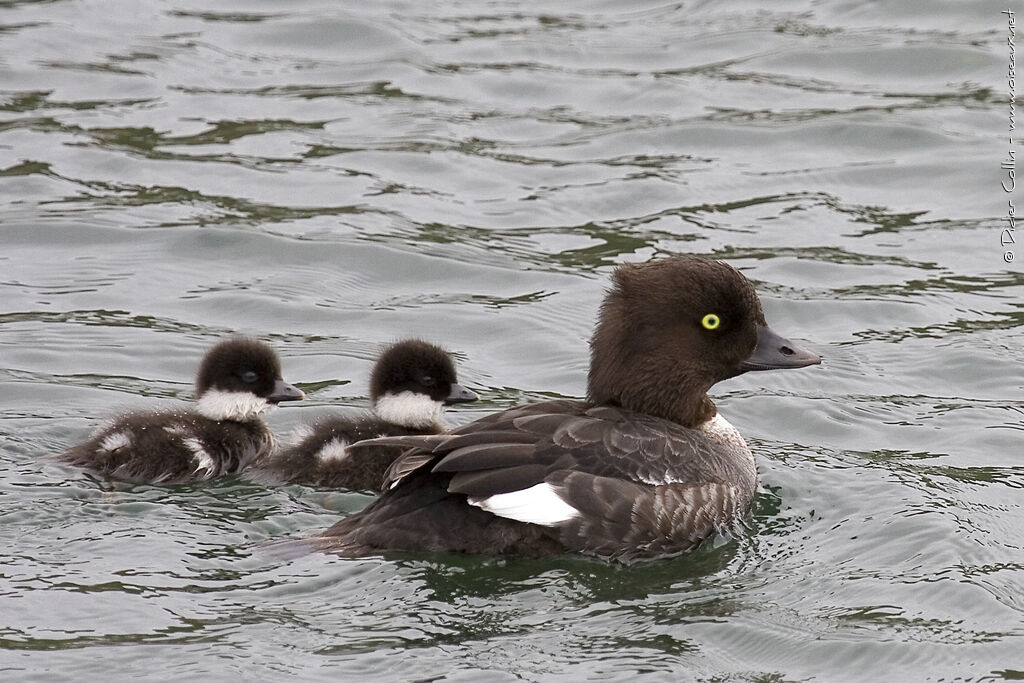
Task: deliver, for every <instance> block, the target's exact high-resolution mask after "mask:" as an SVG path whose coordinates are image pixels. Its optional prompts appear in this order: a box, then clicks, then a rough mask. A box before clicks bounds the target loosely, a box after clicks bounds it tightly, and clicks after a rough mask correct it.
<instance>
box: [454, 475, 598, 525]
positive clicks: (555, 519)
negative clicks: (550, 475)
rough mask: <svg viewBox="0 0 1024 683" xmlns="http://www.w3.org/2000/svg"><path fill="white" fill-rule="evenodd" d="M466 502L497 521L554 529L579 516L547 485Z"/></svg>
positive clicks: (542, 483)
mask: <svg viewBox="0 0 1024 683" xmlns="http://www.w3.org/2000/svg"><path fill="white" fill-rule="evenodd" d="M468 502H469V504H470V505H475V506H477V507H478V508H480V509H481V510H486V511H487V512H490V513H491V514H494V515H497V516H498V517H506V518H508V519H514V520H516V521H519V522H526V523H528V524H540V525H541V526H556V525H558V524H561V523H562V522H568V521H569V520H570V519H575V518H577V517H579V516H580V511H579V510H577V509H576V508H574V507H573V506H571V505H569V504H568V503H566V502H565V501H564V500H562V499H561V497H560V496H559V495H558V493H556V492H555V489H554V488H552V486H551V485H550V484H548V483H546V482H541V483H540V484H536V485H534V486H531V487H530V488H528V489H523V490H521V491H512V492H511V493H499V494H497V495H493V496H488V497H487V498H470V499H469V501H468Z"/></svg>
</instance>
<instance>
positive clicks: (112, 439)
mask: <svg viewBox="0 0 1024 683" xmlns="http://www.w3.org/2000/svg"><path fill="white" fill-rule="evenodd" d="M131 445H132V436H131V434H129V433H128V432H114V433H113V434H111V435H109V436H107V437H106V438H105V439H103V441H101V442H100V449H101V450H104V451H107V452H108V453H113V452H114V451H116V450H117V449H119V448H128V447H129V446H131Z"/></svg>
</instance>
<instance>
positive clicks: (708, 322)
mask: <svg viewBox="0 0 1024 683" xmlns="http://www.w3.org/2000/svg"><path fill="white" fill-rule="evenodd" d="M700 324H701V326H702V327H703V328H704V329H705V330H717V329H718V326H719V325H721V324H722V319H721V318H719V317H718V316H717V315H715V314H714V313H708V314H707V315H706V316H704V317H703V318H701V320H700Z"/></svg>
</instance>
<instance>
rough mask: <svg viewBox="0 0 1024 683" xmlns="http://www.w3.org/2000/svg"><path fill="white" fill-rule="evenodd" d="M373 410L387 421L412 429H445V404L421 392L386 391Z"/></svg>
mask: <svg viewBox="0 0 1024 683" xmlns="http://www.w3.org/2000/svg"><path fill="white" fill-rule="evenodd" d="M373 411H374V412H375V413H377V416H378V417H379V418H380V419H382V420H384V421H385V422H390V423H392V424H397V425H402V426H403V427H408V428H410V429H429V428H435V427H436V428H437V429H438V431H442V430H443V429H444V423H442V422H441V415H442V413H444V404H443V403H441V402H440V401H435V400H434V399H432V398H430V397H429V396H427V395H426V394H421V393H419V392H415V391H402V392H399V393H397V394H392V393H385V394H384V395H382V396H380V397H379V398H378V399H377V402H376V404H374V406H373Z"/></svg>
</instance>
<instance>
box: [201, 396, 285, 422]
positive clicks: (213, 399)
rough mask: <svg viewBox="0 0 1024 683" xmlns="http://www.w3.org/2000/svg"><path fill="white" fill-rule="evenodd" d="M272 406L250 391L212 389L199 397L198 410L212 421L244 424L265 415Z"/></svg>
mask: <svg viewBox="0 0 1024 683" xmlns="http://www.w3.org/2000/svg"><path fill="white" fill-rule="evenodd" d="M269 407H270V404H269V403H267V400H266V399H265V398H260V397H259V396H257V395H256V394H252V393H249V392H248V391H221V390H220V389H211V390H210V391H207V392H206V393H205V394H203V395H202V396H200V397H199V400H198V401H197V402H196V410H197V411H198V412H199V414H200V415H202V416H203V417H206V418H209V419H211V420H216V421H218V422H219V421H220V420H232V421H235V422H243V421H245V420H252V419H254V418H256V417H259V416H260V414H262V413H264V412H265V411H266V410H267V408H269Z"/></svg>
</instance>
